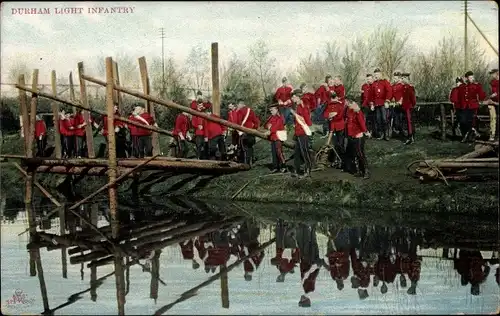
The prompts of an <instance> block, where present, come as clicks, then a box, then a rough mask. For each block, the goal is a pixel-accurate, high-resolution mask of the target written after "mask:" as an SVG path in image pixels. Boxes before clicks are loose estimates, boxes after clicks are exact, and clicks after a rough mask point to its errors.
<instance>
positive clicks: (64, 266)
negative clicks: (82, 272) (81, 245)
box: [59, 207, 68, 279]
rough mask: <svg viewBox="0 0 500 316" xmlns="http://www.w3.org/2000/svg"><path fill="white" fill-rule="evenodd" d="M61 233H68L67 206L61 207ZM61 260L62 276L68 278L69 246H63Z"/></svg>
mask: <svg viewBox="0 0 500 316" xmlns="http://www.w3.org/2000/svg"><path fill="white" fill-rule="evenodd" d="M59 233H60V235H61V236H62V235H65V234H66V208H65V207H60V208H59ZM61 262H62V276H63V278H65V279H67V278H68V258H67V248H66V247H62V248H61Z"/></svg>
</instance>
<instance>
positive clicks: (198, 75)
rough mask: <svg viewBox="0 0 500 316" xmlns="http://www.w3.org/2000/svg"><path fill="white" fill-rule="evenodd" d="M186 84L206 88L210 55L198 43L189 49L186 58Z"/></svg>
mask: <svg viewBox="0 0 500 316" xmlns="http://www.w3.org/2000/svg"><path fill="white" fill-rule="evenodd" d="M186 73H187V74H188V77H187V78H186V79H187V82H188V84H189V85H190V86H191V87H192V88H193V89H196V90H204V89H206V88H208V86H207V85H208V84H209V78H210V55H209V52H208V50H206V49H203V47H202V46H201V45H200V44H198V45H196V46H195V47H193V48H192V49H191V52H190V53H189V55H188V58H187V60H186Z"/></svg>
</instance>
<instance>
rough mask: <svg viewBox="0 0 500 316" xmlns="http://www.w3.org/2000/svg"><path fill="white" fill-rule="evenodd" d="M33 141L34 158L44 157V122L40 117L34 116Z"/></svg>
mask: <svg viewBox="0 0 500 316" xmlns="http://www.w3.org/2000/svg"><path fill="white" fill-rule="evenodd" d="M35 139H36V147H37V151H36V157H44V156H45V148H46V147H47V125H45V120H44V119H43V118H42V117H41V116H40V115H37V116H36V122H35Z"/></svg>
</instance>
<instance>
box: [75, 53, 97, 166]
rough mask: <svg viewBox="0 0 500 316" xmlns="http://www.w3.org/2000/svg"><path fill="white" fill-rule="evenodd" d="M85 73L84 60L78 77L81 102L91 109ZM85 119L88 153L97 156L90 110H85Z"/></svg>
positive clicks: (90, 156)
mask: <svg viewBox="0 0 500 316" xmlns="http://www.w3.org/2000/svg"><path fill="white" fill-rule="evenodd" d="M83 74H84V68H83V62H79V63H78V78H79V81H80V102H81V103H82V105H83V107H84V108H87V109H90V106H89V100H88V98H87V83H86V82H85V80H84V79H83V78H82V76H83ZM83 119H84V120H85V122H87V125H85V140H86V143H87V155H88V157H89V158H95V152H94V135H93V134H92V120H91V119H90V112H89V111H83Z"/></svg>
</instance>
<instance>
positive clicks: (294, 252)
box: [271, 220, 300, 282]
mask: <svg viewBox="0 0 500 316" xmlns="http://www.w3.org/2000/svg"><path fill="white" fill-rule="evenodd" d="M288 249H289V250H290V252H291V256H290V258H285V251H286V250H288ZM299 262H300V252H299V248H298V246H297V239H296V229H295V226H294V225H293V224H292V223H286V222H285V221H283V220H279V221H278V223H277V224H276V256H275V257H274V258H271V264H272V265H274V266H276V267H277V269H278V270H279V272H280V275H279V276H278V277H277V278H276V282H284V281H285V276H286V274H288V273H293V272H294V268H295V265H296V264H297V263H299Z"/></svg>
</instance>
